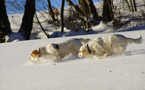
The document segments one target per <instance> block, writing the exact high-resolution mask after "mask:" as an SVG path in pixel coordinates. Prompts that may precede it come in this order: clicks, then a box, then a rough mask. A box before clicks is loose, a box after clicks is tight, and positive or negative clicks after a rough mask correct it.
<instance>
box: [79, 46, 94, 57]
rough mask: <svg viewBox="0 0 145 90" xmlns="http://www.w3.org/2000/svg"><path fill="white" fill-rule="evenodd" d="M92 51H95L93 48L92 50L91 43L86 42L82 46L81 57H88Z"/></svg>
mask: <svg viewBox="0 0 145 90" xmlns="http://www.w3.org/2000/svg"><path fill="white" fill-rule="evenodd" d="M92 53H94V52H93V51H92V50H90V48H89V45H88V44H85V45H83V46H81V47H80V50H79V53H78V56H79V57H80V58H83V57H86V56H92Z"/></svg>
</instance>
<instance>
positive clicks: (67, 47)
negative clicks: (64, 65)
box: [29, 38, 90, 62]
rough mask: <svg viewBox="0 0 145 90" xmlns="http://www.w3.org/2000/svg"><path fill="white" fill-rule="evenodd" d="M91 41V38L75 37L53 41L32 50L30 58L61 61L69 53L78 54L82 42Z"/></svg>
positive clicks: (35, 60) (33, 59) (34, 60)
mask: <svg viewBox="0 0 145 90" xmlns="http://www.w3.org/2000/svg"><path fill="white" fill-rule="evenodd" d="M89 41H90V39H82V38H80V39H77V38H74V39H70V40H67V41H64V42H62V43H51V44H48V45H47V46H43V47H40V48H37V49H34V50H32V52H31V56H30V58H29V60H30V61H32V62H37V61H39V60H40V58H44V59H53V60H56V61H60V60H62V59H63V58H64V57H65V56H67V55H69V54H73V55H77V54H78V53H79V49H80V47H81V46H82V45H83V44H82V43H88V42H89Z"/></svg>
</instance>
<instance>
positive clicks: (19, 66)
mask: <svg viewBox="0 0 145 90" xmlns="http://www.w3.org/2000/svg"><path fill="white" fill-rule="evenodd" d="M139 33H140V34H141V35H142V37H143V42H142V44H129V45H128V47H127V50H126V51H125V52H124V54H123V55H120V56H115V57H108V58H104V59H98V60H97V59H95V58H93V57H87V58H82V59H81V58H78V57H76V56H68V57H66V58H65V59H64V61H62V62H54V61H52V60H46V61H47V63H43V64H35V63H32V62H30V61H29V56H30V53H31V50H32V49H34V48H37V47H40V46H43V45H46V44H48V43H52V41H53V42H62V41H64V40H66V39H70V38H91V39H93V38H96V37H99V36H104V35H110V34H112V33H108V34H94V35H82V36H75V37H62V38H55V39H41V40H30V41H23V42H15V43H4V44H0V90H145V40H144V37H145V30H139V31H130V32H120V33H119V34H123V35H125V36H127V37H132V38H137V37H138V34H139Z"/></svg>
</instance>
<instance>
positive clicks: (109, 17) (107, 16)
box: [102, 0, 114, 21]
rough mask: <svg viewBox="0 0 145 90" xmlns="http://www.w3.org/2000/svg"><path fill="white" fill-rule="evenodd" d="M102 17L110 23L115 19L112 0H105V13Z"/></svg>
mask: <svg viewBox="0 0 145 90" xmlns="http://www.w3.org/2000/svg"><path fill="white" fill-rule="evenodd" d="M102 16H103V17H104V18H105V19H107V20H108V21H111V20H113V19H114V14H113V11H112V5H111V0H103V13H102Z"/></svg>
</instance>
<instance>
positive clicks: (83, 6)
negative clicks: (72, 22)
mask: <svg viewBox="0 0 145 90" xmlns="http://www.w3.org/2000/svg"><path fill="white" fill-rule="evenodd" d="M79 5H80V7H81V10H82V12H83V13H84V14H85V16H84V19H83V20H82V22H83V27H84V29H85V30H87V31H88V30H89V29H90V28H91V26H90V24H89V22H88V18H89V17H90V14H89V8H88V4H87V2H86V0H79Z"/></svg>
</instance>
